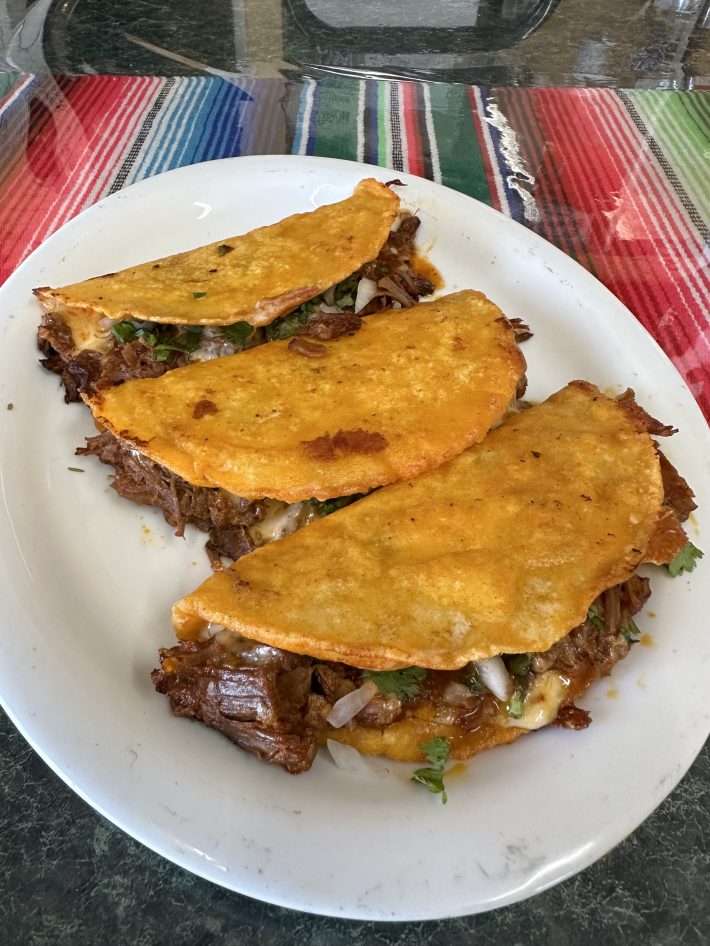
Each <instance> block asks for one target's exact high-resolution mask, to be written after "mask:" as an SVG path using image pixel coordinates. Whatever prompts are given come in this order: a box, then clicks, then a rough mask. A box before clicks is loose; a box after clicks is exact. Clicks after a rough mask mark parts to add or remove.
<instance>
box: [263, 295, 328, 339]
mask: <svg viewBox="0 0 710 946" xmlns="http://www.w3.org/2000/svg"><path fill="white" fill-rule="evenodd" d="M315 308H316V307H315V305H314V304H313V303H312V302H304V303H303V305H302V306H299V307H298V308H297V309H296V311H295V312H292V313H291V314H290V315H284V316H283V317H282V318H280V319H274V321H273V322H272V323H271V325H267V326H266V329H265V334H266V339H267V341H269V342H274V341H278V340H279V339H282V338H292V337H293V336H294V335H295V334H296V332H297V331H298V330H299V328H300V327H301V326H302V325H305V324H306V323H307V322H308V321H309V319H310V317H311V315H312V314H313V313H314V312H315Z"/></svg>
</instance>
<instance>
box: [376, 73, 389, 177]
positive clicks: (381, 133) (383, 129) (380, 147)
mask: <svg viewBox="0 0 710 946" xmlns="http://www.w3.org/2000/svg"><path fill="white" fill-rule="evenodd" d="M388 95H389V85H388V83H386V82H378V83H377V163H378V164H381V165H383V166H385V165H386V164H387V136H388V135H389V134H390V129H389V128H388V127H387V125H386V123H385V107H386V102H387V96H388Z"/></svg>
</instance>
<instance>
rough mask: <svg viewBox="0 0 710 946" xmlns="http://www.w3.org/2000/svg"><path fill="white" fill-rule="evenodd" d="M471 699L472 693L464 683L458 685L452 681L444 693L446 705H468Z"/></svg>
mask: <svg viewBox="0 0 710 946" xmlns="http://www.w3.org/2000/svg"><path fill="white" fill-rule="evenodd" d="M470 698H471V691H470V690H469V688H468V687H467V686H466V685H465V684H464V683H457V682H456V681H455V680H452V681H451V682H450V683H447V684H446V689H445V690H444V693H443V700H444V703H450V704H452V705H454V706H455V705H456V704H457V703H466V702H467V701H468V700H469V699H470Z"/></svg>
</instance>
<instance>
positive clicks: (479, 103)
mask: <svg viewBox="0 0 710 946" xmlns="http://www.w3.org/2000/svg"><path fill="white" fill-rule="evenodd" d="M472 88H473V95H474V98H475V99H476V108H477V110H478V115H479V117H480V119H481V130H482V131H483V139H484V141H485V143H486V149H487V151H488V160H489V162H490V165H491V167H492V168H493V180H494V181H495V185H496V191H497V192H498V200H499V202H500V208H501V211H502V212H503V213H504V214H506V215H507V216H508V217H510V216H511V214H510V204H509V202H508V195H507V193H506V190H505V185H504V184H503V178H502V176H501V173H500V168H499V167H498V155H497V154H496V151H495V148H494V147H493V138H492V137H491V131H490V128H489V127H488V122H487V121H486V111H485V108H484V106H483V97H482V95H481V90H480V89H479V88H478V86H477V85H474V86H473V87H472Z"/></svg>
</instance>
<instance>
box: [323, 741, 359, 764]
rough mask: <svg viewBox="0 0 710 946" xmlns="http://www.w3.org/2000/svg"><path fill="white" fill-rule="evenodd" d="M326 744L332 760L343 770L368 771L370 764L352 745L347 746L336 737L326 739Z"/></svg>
mask: <svg viewBox="0 0 710 946" xmlns="http://www.w3.org/2000/svg"><path fill="white" fill-rule="evenodd" d="M325 744H326V746H327V747H328V752H329V753H330V755H331V758H332V759H333V762H335V764H336V765H337V766H338V768H339V769H342V770H343V771H344V772H368V771H369V769H370V766H369V765H368V764H367V763H366V762H365V760H364V759H363V757H362V756H361V755H360V753H359V752H358V751H357V749H356V748H355V747H354V746H347V745H345V743H344V742H338V741H337V739H327V740H326V743H325Z"/></svg>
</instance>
